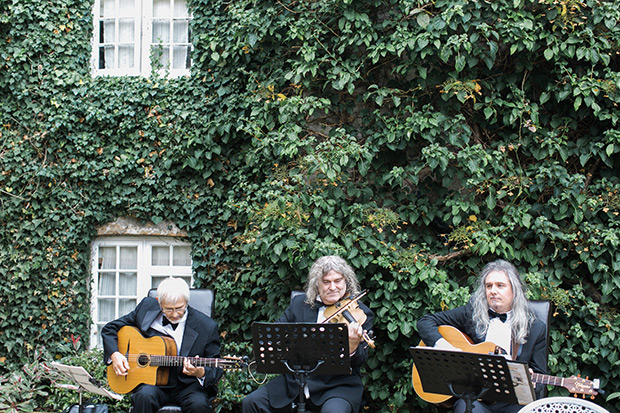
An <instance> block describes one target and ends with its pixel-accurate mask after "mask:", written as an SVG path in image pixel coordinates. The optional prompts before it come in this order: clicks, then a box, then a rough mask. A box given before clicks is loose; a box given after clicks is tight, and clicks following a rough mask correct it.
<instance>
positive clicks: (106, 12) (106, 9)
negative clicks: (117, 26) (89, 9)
mask: <svg viewBox="0 0 620 413" xmlns="http://www.w3.org/2000/svg"><path fill="white" fill-rule="evenodd" d="M114 3H115V0H101V3H99V15H100V16H101V17H114V14H115V11H114V10H115V8H114Z"/></svg>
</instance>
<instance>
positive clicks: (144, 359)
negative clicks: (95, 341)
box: [107, 326, 246, 394]
mask: <svg viewBox="0 0 620 413" xmlns="http://www.w3.org/2000/svg"><path fill="white" fill-rule="evenodd" d="M118 350H119V352H121V353H122V354H123V355H124V356H125V357H126V358H127V361H128V362H129V371H128V372H127V375H126V376H117V375H116V373H115V372H114V368H113V367H112V365H111V364H110V365H109V366H108V369H107V375H108V384H109V385H110V388H111V389H112V390H113V391H115V392H116V393H120V394H125V393H129V392H130V391H132V390H133V389H135V388H136V387H137V386H138V385H140V384H142V383H145V384H152V385H156V386H163V385H166V384H167V383H168V373H169V369H170V367H177V366H182V365H183V360H185V359H188V360H189V361H190V362H191V363H192V365H194V366H199V367H217V368H221V369H224V370H238V369H241V368H243V367H245V366H246V363H245V362H244V361H243V360H242V359H240V358H237V357H224V358H200V357H183V356H177V355H176V354H177V346H176V343H175V342H174V340H173V339H172V338H171V337H166V336H155V337H149V338H147V337H144V336H143V335H142V333H141V332H140V330H138V329H137V328H135V327H132V326H124V327H122V328H121V329H120V330H118Z"/></svg>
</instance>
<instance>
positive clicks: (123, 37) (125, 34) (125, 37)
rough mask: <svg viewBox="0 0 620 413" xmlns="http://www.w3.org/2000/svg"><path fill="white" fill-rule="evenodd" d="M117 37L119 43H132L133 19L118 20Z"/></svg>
mask: <svg viewBox="0 0 620 413" xmlns="http://www.w3.org/2000/svg"><path fill="white" fill-rule="evenodd" d="M118 24H119V26H118V38H119V42H121V43H133V41H134V33H135V31H134V19H120V20H119V22H118Z"/></svg>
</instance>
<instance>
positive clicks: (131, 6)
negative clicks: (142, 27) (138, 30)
mask: <svg viewBox="0 0 620 413" xmlns="http://www.w3.org/2000/svg"><path fill="white" fill-rule="evenodd" d="M118 8H119V15H120V16H133V15H136V14H137V12H134V10H135V8H136V7H135V3H134V0H119V2H118Z"/></svg>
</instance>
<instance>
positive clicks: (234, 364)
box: [218, 356, 248, 370]
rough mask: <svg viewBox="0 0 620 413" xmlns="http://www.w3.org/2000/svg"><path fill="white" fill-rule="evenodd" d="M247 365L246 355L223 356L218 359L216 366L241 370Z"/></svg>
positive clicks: (223, 368)
mask: <svg viewBox="0 0 620 413" xmlns="http://www.w3.org/2000/svg"><path fill="white" fill-rule="evenodd" d="M247 366H248V357H247V356H246V357H234V356H225V357H222V359H220V362H219V363H218V367H219V368H221V369H222V370H242V369H244V368H246V367H247Z"/></svg>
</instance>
